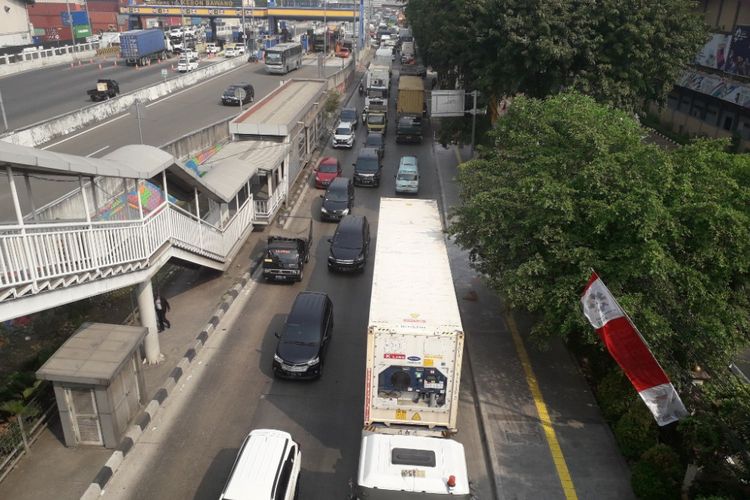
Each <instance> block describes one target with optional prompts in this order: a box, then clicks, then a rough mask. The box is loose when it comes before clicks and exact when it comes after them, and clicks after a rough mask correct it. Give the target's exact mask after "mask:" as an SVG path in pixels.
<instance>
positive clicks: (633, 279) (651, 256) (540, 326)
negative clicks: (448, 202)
mask: <svg viewBox="0 0 750 500" xmlns="http://www.w3.org/2000/svg"><path fill="white" fill-rule="evenodd" d="M643 136H644V133H643V130H642V129H641V127H640V125H639V124H638V122H637V121H636V120H635V119H634V118H633V117H632V116H631V115H628V114H626V113H624V112H622V111H619V110H615V109H612V108H609V107H606V106H603V105H600V104H597V103H596V102H595V101H594V100H593V99H592V98H590V97H584V96H582V95H580V94H576V93H565V94H559V95H557V96H554V97H551V98H548V99H546V100H537V99H530V98H523V97H522V98H518V99H516V100H515V102H514V104H513V106H512V107H511V108H510V111H509V113H508V114H507V115H506V116H505V117H504V118H503V119H501V120H500V121H498V123H497V127H496V129H495V130H494V131H493V132H492V133H491V138H492V140H493V144H494V145H493V147H492V148H489V149H486V150H484V152H483V153H482V154H481V156H480V158H479V159H477V160H474V161H470V162H468V163H465V164H463V165H462V166H461V169H460V176H459V180H460V182H461V189H462V193H461V200H462V202H461V205H460V206H459V207H458V208H457V210H456V215H458V222H456V223H455V224H454V225H453V226H452V227H451V228H450V231H451V232H452V233H453V234H454V235H455V236H456V239H457V241H458V243H459V244H460V245H461V246H463V247H464V248H467V249H470V251H471V253H470V255H471V257H472V259H473V262H474V265H475V266H476V268H477V269H478V270H480V271H481V272H483V273H485V274H486V275H487V276H488V277H489V278H488V279H489V283H490V284H491V285H492V286H493V287H494V288H495V289H496V290H498V291H499V292H500V293H501V294H502V295H503V296H504V297H505V298H506V299H507V301H508V303H509V304H510V305H511V306H516V307H522V308H525V309H527V310H529V311H532V312H534V313H536V315H537V317H538V321H537V322H536V324H535V326H534V328H533V331H532V333H533V334H534V335H535V336H536V337H537V338H538V339H545V338H548V337H551V336H555V335H557V336H562V337H567V336H568V335H569V334H570V333H571V332H573V331H584V332H587V333H588V335H589V339H590V341H592V342H597V341H598V340H597V339H596V336H595V334H594V332H593V329H592V328H591V327H590V325H588V323H587V322H586V320H585V318H584V316H583V314H582V312H581V306H580V302H579V298H580V293H581V291H582V288H583V286H584V284H585V282H586V279H587V278H588V276H589V273H590V270H591V268H594V269H596V270H597V271H599V273H600V275H601V276H602V278H603V279H604V281H605V283H606V284H607V285H608V286H609V287H610V289H611V290H612V292H613V293H614V295H615V296H616V297H617V299H618V301H619V302H620V304H621V305H622V306H623V307H624V309H625V310H626V311H628V312H629V313H630V315H631V317H632V318H633V320H634V322H635V324H636V325H637V326H638V327H639V329H640V331H641V332H642V333H643V335H644V337H645V338H646V339H647V341H648V342H649V343H650V346H651V348H652V349H653V350H654V352H655V354H656V356H657V359H659V361H660V362H661V363H662V364H663V365H665V368H666V369H667V371H668V372H669V373H670V374H671V375H672V378H673V380H675V379H676V382H678V383H679V382H681V381H684V379H683V377H686V375H687V370H688V369H690V368H692V367H693V366H695V365H696V364H700V365H701V366H703V367H707V368H715V369H717V370H724V369H725V368H724V367H726V366H727V362H728V361H729V358H730V357H731V355H732V354H734V353H735V352H736V350H737V349H738V347H740V346H742V345H745V344H746V343H747V341H748V312H749V311H750V307H748V303H747V300H748V299H747V297H748V267H749V266H750V217H749V216H748V215H749V214H748V207H750V203H748V202H749V201H750V199H749V195H750V191H749V190H748V187H747V186H748V185H749V184H748V183H746V182H744V181H746V180H747V179H748V176H749V175H750V158H749V157H748V156H747V155H734V154H730V153H727V152H726V151H725V147H726V145H727V143H726V142H717V141H698V142H695V143H693V144H691V145H689V146H685V147H683V148H681V149H679V150H677V151H674V152H668V151H664V150H662V149H660V148H659V147H657V146H654V145H649V144H645V143H644V142H643V141H642V137H643ZM715 372H716V371H715Z"/></svg>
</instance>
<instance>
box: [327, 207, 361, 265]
mask: <svg viewBox="0 0 750 500" xmlns="http://www.w3.org/2000/svg"><path fill="white" fill-rule="evenodd" d="M328 242H329V243H330V244H331V250H330V252H329V254H328V270H330V271H364V269H365V264H367V254H368V253H369V251H370V224H369V223H368V222H367V217H365V216H364V215H347V216H346V217H344V218H343V219H341V222H339V225H338V227H336V232H335V233H333V238H329V240H328Z"/></svg>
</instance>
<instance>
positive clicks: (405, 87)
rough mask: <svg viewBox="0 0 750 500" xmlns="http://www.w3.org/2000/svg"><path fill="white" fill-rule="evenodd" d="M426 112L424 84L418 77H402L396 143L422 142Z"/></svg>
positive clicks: (397, 102) (399, 82) (399, 90)
mask: <svg viewBox="0 0 750 500" xmlns="http://www.w3.org/2000/svg"><path fill="white" fill-rule="evenodd" d="M424 110H425V100H424V82H423V81H422V79H421V78H419V77H418V76H403V75H402V76H401V77H400V78H399V79H398V100H397V101H396V142H398V143H402V142H422V115H423V114H424Z"/></svg>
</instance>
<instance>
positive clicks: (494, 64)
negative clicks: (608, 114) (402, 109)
mask: <svg viewBox="0 0 750 500" xmlns="http://www.w3.org/2000/svg"><path fill="white" fill-rule="evenodd" d="M406 14H407V18H408V19H409V22H410V23H411V24H412V26H413V28H414V35H415V37H416V39H417V42H418V45H419V48H420V51H421V53H422V56H423V58H424V60H425V62H426V63H427V64H428V65H431V66H433V67H434V68H435V69H436V70H438V71H439V72H441V74H442V75H443V76H442V77H441V80H443V81H445V82H449V83H453V82H456V81H458V82H460V83H462V84H463V85H462V86H463V88H466V89H472V90H473V89H478V90H481V91H482V92H484V93H486V94H487V95H489V96H502V95H515V94H517V93H523V94H525V95H528V96H531V97H544V96H547V95H550V94H555V93H557V92H560V91H561V90H563V89H566V88H573V89H578V90H580V91H582V92H584V93H586V94H589V95H593V96H595V97H596V98H597V99H598V100H599V101H601V102H607V103H612V104H615V105H618V106H622V107H634V106H635V105H637V104H638V103H639V102H640V101H641V100H642V99H647V100H657V101H660V100H662V99H663V98H664V97H665V95H666V93H667V92H669V90H670V89H671V88H672V86H673V84H674V82H675V80H676V79H677V76H678V75H679V74H680V72H681V71H682V70H683V68H684V66H685V64H687V63H689V62H690V61H692V60H693V58H694V57H695V54H696V53H697V51H698V50H699V48H700V47H701V45H702V44H703V43H704V42H705V40H706V28H705V26H704V24H703V21H702V18H701V15H700V13H699V12H698V10H697V9H696V8H695V5H694V3H693V2H685V1H684V0H657V1H645V0H583V1H576V2H560V1H558V0H446V1H442V2H435V1H434V0H411V1H410V2H409V5H408V6H407V8H406ZM451 88H452V87H451Z"/></svg>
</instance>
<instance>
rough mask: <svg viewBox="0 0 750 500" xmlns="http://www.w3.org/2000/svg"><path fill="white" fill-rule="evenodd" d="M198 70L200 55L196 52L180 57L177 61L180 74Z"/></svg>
mask: <svg viewBox="0 0 750 500" xmlns="http://www.w3.org/2000/svg"><path fill="white" fill-rule="evenodd" d="M194 69H198V54H196V53H195V52H187V53H185V54H183V55H181V56H180V59H179V60H178V61H177V71H179V72H180V73H187V72H188V71H193V70H194Z"/></svg>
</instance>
